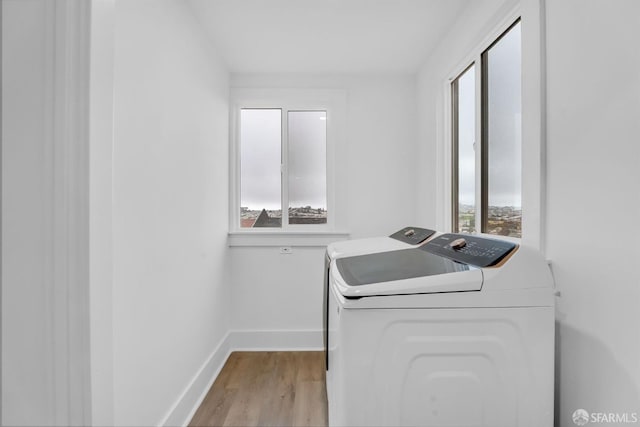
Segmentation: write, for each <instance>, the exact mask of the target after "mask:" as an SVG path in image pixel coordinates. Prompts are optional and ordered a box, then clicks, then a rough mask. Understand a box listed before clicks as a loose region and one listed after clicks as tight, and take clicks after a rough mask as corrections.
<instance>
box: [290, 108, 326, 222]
mask: <svg viewBox="0 0 640 427" xmlns="http://www.w3.org/2000/svg"><path fill="white" fill-rule="evenodd" d="M288 136H289V140H288V146H289V147H288V148H289V150H288V152H289V156H288V171H289V179H288V184H289V224H326V222H327V113H326V112H325V111H289V114H288Z"/></svg>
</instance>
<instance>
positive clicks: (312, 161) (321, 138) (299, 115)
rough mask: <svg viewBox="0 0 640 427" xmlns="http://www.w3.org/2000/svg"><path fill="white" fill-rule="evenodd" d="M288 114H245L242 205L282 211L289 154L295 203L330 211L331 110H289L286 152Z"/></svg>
mask: <svg viewBox="0 0 640 427" xmlns="http://www.w3.org/2000/svg"><path fill="white" fill-rule="evenodd" d="M283 114H285V113H284V112H282V111H281V110H279V109H243V110H242V112H241V119H240V120H241V125H240V152H241V165H240V192H241V196H240V199H241V201H240V205H241V206H243V207H247V208H249V209H250V210H261V209H268V210H277V209H280V207H281V199H282V185H281V173H280V163H281V157H282V156H283V155H284V156H285V157H287V158H288V166H289V167H288V174H287V175H288V180H287V182H288V191H289V200H290V203H289V205H290V207H304V206H311V207H313V208H323V209H326V207H327V203H326V191H327V188H326V119H327V116H326V112H324V111H289V113H288V115H287V117H286V119H287V123H288V125H287V131H288V132H287V133H286V134H284V135H285V137H287V138H288V141H284V142H285V143H287V142H288V150H286V152H284V150H283V149H282V145H284V144H283V143H282V135H283V132H282V119H283V117H282V115H283Z"/></svg>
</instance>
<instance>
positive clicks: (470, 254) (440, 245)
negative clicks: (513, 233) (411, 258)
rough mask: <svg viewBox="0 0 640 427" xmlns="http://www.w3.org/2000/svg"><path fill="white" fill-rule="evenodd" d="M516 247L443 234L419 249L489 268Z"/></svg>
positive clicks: (485, 239)
mask: <svg viewBox="0 0 640 427" xmlns="http://www.w3.org/2000/svg"><path fill="white" fill-rule="evenodd" d="M516 247H517V245H516V244H515V243H511V242H505V241H503V240H496V239H488V238H486V237H478V236H471V235H466V234H443V235H441V236H438V237H436V238H435V239H433V240H431V241H430V242H427V243H426V244H424V245H423V246H421V247H420V249H422V250H424V251H427V252H431V253H433V254H436V255H440V256H443V257H446V258H449V259H452V260H454V261H458V262H462V263H464V264H470V265H475V266H476V267H490V266H492V265H496V264H497V263H499V262H500V261H502V260H503V259H504V258H505V257H506V256H507V255H509V254H510V253H511V252H512V251H514V250H515V249H516Z"/></svg>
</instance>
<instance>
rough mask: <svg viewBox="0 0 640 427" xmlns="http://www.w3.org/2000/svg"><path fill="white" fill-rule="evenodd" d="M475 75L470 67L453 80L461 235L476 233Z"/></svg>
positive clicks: (473, 69)
mask: <svg viewBox="0 0 640 427" xmlns="http://www.w3.org/2000/svg"><path fill="white" fill-rule="evenodd" d="M475 80H476V72H475V65H472V66H471V67H469V68H468V69H467V70H466V71H465V72H464V73H463V74H462V75H461V76H460V77H458V78H457V79H456V80H455V81H454V85H453V92H454V93H453V96H454V102H455V105H456V108H455V111H454V122H455V124H454V126H455V129H454V132H455V136H454V138H455V139H456V141H455V143H456V148H457V150H456V154H457V156H456V159H455V164H454V167H455V169H457V173H456V175H457V182H456V184H457V193H458V200H457V212H456V213H455V216H456V218H455V221H457V230H458V231H459V232H461V233H473V232H475V231H476V218H475V216H476V167H475V164H476V152H475V142H476V89H475V87H476V82H475Z"/></svg>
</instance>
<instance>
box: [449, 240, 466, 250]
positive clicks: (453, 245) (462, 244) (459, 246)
mask: <svg viewBox="0 0 640 427" xmlns="http://www.w3.org/2000/svg"><path fill="white" fill-rule="evenodd" d="M449 246H450V247H451V249H454V250H458V249H462V248H464V247H465V246H467V241H466V240H464V238H462V237H461V238H459V239H456V240H454V241H453V242H451V243H449Z"/></svg>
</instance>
